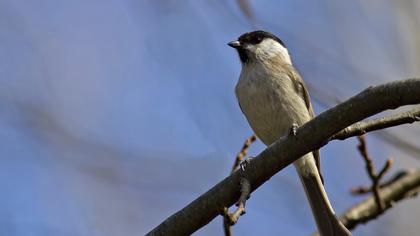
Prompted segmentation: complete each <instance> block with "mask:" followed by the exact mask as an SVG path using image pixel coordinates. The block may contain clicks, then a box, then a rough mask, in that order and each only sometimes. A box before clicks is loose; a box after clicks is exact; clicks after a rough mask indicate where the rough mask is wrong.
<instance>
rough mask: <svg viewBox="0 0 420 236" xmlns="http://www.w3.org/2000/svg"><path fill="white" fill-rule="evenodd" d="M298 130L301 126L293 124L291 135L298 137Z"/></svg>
mask: <svg viewBox="0 0 420 236" xmlns="http://www.w3.org/2000/svg"><path fill="white" fill-rule="evenodd" d="M298 128H299V126H298V125H297V124H296V123H293V124H292V128H290V135H293V136H296V134H297V129H298Z"/></svg>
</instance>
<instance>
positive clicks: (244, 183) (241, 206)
mask: <svg viewBox="0 0 420 236" xmlns="http://www.w3.org/2000/svg"><path fill="white" fill-rule="evenodd" d="M256 139H257V137H256V136H255V135H254V134H253V135H251V136H250V137H249V138H247V139H246V140H245V142H244V145H243V146H242V148H241V151H239V152H238V154H237V155H236V158H235V162H234V163H233V166H232V170H231V172H230V173H231V174H232V173H233V172H235V171H236V170H237V169H238V168H239V166H240V165H241V162H242V161H243V159H244V158H245V156H246V155H247V154H248V149H249V147H250V146H251V144H252V143H253V142H255V140H256ZM240 184H241V197H240V198H239V201H238V208H237V209H236V210H235V212H234V213H232V214H231V213H229V209H228V208H227V207H225V208H224V209H223V229H224V232H225V236H231V235H232V229H231V226H232V225H234V224H236V222H237V221H238V219H239V216H241V215H242V214H245V202H246V199H247V197H248V196H249V194H250V191H251V187H250V184H249V181H248V180H247V179H245V178H241V180H240ZM245 194H246V195H245ZM244 195H245V198H244V199H243V196H244Z"/></svg>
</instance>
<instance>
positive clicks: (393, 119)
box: [331, 107, 420, 140]
mask: <svg viewBox="0 0 420 236" xmlns="http://www.w3.org/2000/svg"><path fill="white" fill-rule="evenodd" d="M416 121H420V108H419V107H417V108H414V109H412V110H410V111H407V112H404V113H400V114H396V115H392V116H389V117H383V118H378V119H374V120H371V121H362V122H357V123H355V124H353V125H351V126H349V127H347V128H345V129H343V130H341V131H340V132H338V133H336V134H334V135H333V136H332V137H331V140H333V139H340V140H344V139H347V138H349V137H353V136H359V135H363V134H365V133H367V132H371V131H375V130H379V129H385V128H389V127H393V126H398V125H403V124H411V123H414V122H416Z"/></svg>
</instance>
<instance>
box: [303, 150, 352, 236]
mask: <svg viewBox="0 0 420 236" xmlns="http://www.w3.org/2000/svg"><path fill="white" fill-rule="evenodd" d="M295 167H296V169H297V171H298V173H299V177H300V180H301V182H302V184H303V186H304V188H305V192H306V196H307V198H308V200H309V203H310V205H311V208H312V214H313V215H314V218H315V221H316V224H317V227H318V231H319V233H320V234H321V235H322V236H330V235H334V236H341V235H351V233H350V231H349V230H348V229H347V228H346V227H345V226H344V225H343V224H342V223H341V222H340V221H339V220H338V219H337V217H336V216H335V214H334V210H333V208H332V207H331V204H330V202H329V200H328V197H327V194H326V192H325V189H324V186H323V184H322V181H321V178H320V176H319V174H318V170H317V168H316V164H315V160H314V158H313V155H312V154H307V155H305V156H304V157H302V158H300V159H299V160H297V161H296V162H295Z"/></svg>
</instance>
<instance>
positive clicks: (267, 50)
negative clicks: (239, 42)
mask: <svg viewBox="0 0 420 236" xmlns="http://www.w3.org/2000/svg"><path fill="white" fill-rule="evenodd" d="M255 54H256V55H257V56H258V57H261V58H262V59H264V58H271V57H275V56H281V57H282V58H283V60H284V61H285V62H286V63H288V64H292V61H291V60H290V55H289V51H288V50H287V48H285V47H283V45H281V44H280V43H278V42H277V41H275V40H273V39H270V38H268V39H264V40H263V41H262V42H261V43H259V44H258V46H257V47H256V49H255Z"/></svg>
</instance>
